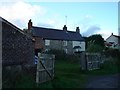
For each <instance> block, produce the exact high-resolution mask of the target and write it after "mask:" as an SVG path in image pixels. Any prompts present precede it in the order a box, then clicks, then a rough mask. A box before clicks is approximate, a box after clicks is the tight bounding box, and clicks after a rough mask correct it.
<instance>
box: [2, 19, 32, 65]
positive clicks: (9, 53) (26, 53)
mask: <svg viewBox="0 0 120 90" xmlns="http://www.w3.org/2000/svg"><path fill="white" fill-rule="evenodd" d="M0 23H2V30H1V31H2V65H3V66H12V65H34V48H33V46H34V43H33V40H32V38H31V37H29V36H27V35H25V33H24V32H23V31H22V30H21V29H19V28H18V27H16V26H15V25H13V24H12V23H10V22H8V21H7V20H5V19H3V18H2V17H0ZM0 27H1V26H0Z"/></svg>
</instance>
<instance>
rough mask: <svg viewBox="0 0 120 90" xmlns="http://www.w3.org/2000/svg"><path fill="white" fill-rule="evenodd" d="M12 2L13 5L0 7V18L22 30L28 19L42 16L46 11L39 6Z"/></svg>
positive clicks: (8, 4) (7, 4)
mask: <svg viewBox="0 0 120 90" xmlns="http://www.w3.org/2000/svg"><path fill="white" fill-rule="evenodd" d="M14 1H15V2H14V3H10V2H9V3H6V4H3V5H0V16H1V17H3V18H5V19H7V20H8V21H10V22H12V23H13V24H15V25H16V26H18V27H21V28H24V27H26V23H27V22H28V20H29V19H32V18H34V17H35V16H39V17H40V16H43V15H44V14H45V13H46V10H45V9H44V8H43V7H41V6H38V5H31V4H29V3H27V2H24V1H16V0H14ZM3 3H4V2H3Z"/></svg>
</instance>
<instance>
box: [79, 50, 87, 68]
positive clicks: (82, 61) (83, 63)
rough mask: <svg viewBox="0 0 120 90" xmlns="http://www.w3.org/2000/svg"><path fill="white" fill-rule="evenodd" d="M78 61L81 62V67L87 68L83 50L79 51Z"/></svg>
mask: <svg viewBox="0 0 120 90" xmlns="http://www.w3.org/2000/svg"><path fill="white" fill-rule="evenodd" d="M80 63H81V69H82V70H86V69H87V65H86V64H87V63H86V56H85V52H81V53H80Z"/></svg>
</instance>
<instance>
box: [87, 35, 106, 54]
mask: <svg viewBox="0 0 120 90" xmlns="http://www.w3.org/2000/svg"><path fill="white" fill-rule="evenodd" d="M85 41H86V48H87V51H89V52H99V51H102V50H103V49H104V47H105V45H104V39H103V38H102V36H101V35H100V34H95V35H91V36H89V37H85Z"/></svg>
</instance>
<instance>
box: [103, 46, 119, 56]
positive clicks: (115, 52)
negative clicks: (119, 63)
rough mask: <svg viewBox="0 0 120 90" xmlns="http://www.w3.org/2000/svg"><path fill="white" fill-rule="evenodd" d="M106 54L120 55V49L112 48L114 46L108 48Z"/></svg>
mask: <svg viewBox="0 0 120 90" xmlns="http://www.w3.org/2000/svg"><path fill="white" fill-rule="evenodd" d="M104 54H105V55H106V56H107V57H110V56H111V57H118V58H119V57H120V51H119V50H118V49H112V48H108V49H106V50H105V51H104Z"/></svg>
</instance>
